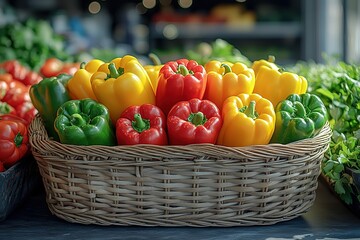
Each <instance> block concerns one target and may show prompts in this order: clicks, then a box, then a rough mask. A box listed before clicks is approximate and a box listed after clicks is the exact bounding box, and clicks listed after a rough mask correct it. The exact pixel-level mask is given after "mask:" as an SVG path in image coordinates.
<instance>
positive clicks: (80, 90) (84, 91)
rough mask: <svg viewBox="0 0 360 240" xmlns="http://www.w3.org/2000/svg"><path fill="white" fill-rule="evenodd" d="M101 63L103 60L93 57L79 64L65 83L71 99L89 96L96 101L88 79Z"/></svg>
mask: <svg viewBox="0 0 360 240" xmlns="http://www.w3.org/2000/svg"><path fill="white" fill-rule="evenodd" d="M102 64H104V62H103V61H101V60H98V59H93V60H91V61H89V62H88V63H87V64H85V63H82V64H81V65H80V69H78V70H77V71H76V72H75V74H74V76H73V77H72V78H71V79H70V80H69V82H68V85H67V87H68V89H69V94H70V96H71V98H72V99H83V98H91V99H93V100H95V101H97V98H96V96H95V93H94V91H93V89H92V86H91V81H90V79H91V76H92V75H93V74H94V73H95V72H96V71H97V69H98V68H99V67H100V66H101V65H102Z"/></svg>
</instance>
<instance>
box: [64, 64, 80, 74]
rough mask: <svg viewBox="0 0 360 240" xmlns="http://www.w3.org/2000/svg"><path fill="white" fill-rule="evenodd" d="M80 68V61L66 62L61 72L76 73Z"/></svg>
mask: <svg viewBox="0 0 360 240" xmlns="http://www.w3.org/2000/svg"><path fill="white" fill-rule="evenodd" d="M79 69H80V63H65V64H64V66H63V68H62V69H61V71H60V73H66V74H70V75H74V74H75V72H76V71H77V70H79Z"/></svg>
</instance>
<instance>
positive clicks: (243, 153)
mask: <svg viewBox="0 0 360 240" xmlns="http://www.w3.org/2000/svg"><path fill="white" fill-rule="evenodd" d="M29 133H30V144H31V146H32V153H33V156H34V158H35V159H36V161H37V163H38V166H39V170H40V174H41V176H42V180H43V184H44V186H45V190H46V201H47V204H48V207H49V209H50V211H51V212H52V213H53V214H54V215H56V216H57V217H59V218H61V219H64V220H66V221H68V222H73V223H81V224H97V225H124V226H128V225H133V226H192V227H207V226H212V227H231V226H250V225H270V224H275V223H277V222H281V221H286V220H290V219H293V218H295V217H298V216H300V215H302V214H303V213H305V212H307V211H308V210H309V208H310V207H311V206H312V205H313V202H314V200H315V195H316V189H317V186H318V177H319V175H320V162H321V160H322V158H323V156H324V152H325V151H326V150H327V148H328V146H329V141H330V137H331V130H330V127H329V125H328V123H327V124H326V125H325V126H324V128H323V129H322V130H321V131H320V132H319V134H318V135H316V136H315V137H314V138H311V139H306V140H301V141H297V142H294V143H290V144H287V145H282V144H268V145H257V146H251V147H225V146H218V145H212V144H194V145H186V146H171V145H169V146H155V145H133V146H113V147H109V146H75V145H65V144H61V143H59V142H57V141H53V140H50V139H49V137H48V135H47V133H46V131H45V127H44V125H43V122H42V119H41V118H40V117H39V116H36V117H35V119H34V120H33V121H32V123H31V125H30V129H29Z"/></svg>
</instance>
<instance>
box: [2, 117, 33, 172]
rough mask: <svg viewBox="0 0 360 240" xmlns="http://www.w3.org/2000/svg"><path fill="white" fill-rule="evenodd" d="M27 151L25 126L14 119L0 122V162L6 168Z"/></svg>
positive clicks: (27, 141)
mask: <svg viewBox="0 0 360 240" xmlns="http://www.w3.org/2000/svg"><path fill="white" fill-rule="evenodd" d="M28 150H29V139H28V131H27V126H26V125H25V124H24V123H23V122H21V121H18V120H16V119H8V120H0V162H2V163H3V165H4V166H5V167H6V168H8V167H11V166H12V165H14V164H15V163H16V162H17V161H19V160H20V159H21V158H23V157H24V156H25V155H26V154H27V153H28Z"/></svg>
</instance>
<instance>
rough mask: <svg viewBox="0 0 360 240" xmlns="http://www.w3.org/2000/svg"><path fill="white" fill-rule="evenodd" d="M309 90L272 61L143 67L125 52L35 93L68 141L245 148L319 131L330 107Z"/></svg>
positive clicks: (53, 128) (46, 117) (55, 133)
mask: <svg viewBox="0 0 360 240" xmlns="http://www.w3.org/2000/svg"><path fill="white" fill-rule="evenodd" d="M154 72H155V74H154ZM150 76H152V77H151V78H150ZM306 91H307V80H306V79H305V78H304V77H302V76H299V75H297V74H295V73H292V72H286V71H284V70H283V69H281V68H279V67H278V66H277V65H276V64H275V63H274V62H271V61H267V60H259V61H255V62H253V63H252V65H251V66H247V65H246V64H244V63H242V62H222V61H218V60H210V61H208V62H207V63H205V64H204V65H201V64H199V63H198V62H196V61H195V60H191V59H178V60H174V61H169V62H166V63H164V64H162V65H146V66H144V65H142V64H141V62H140V61H139V60H138V59H137V58H136V57H134V56H131V55H125V56H123V57H119V58H115V59H113V60H111V61H109V62H103V61H101V60H99V59H92V60H91V61H89V62H87V63H83V64H81V67H80V69H78V70H77V71H76V72H75V73H74V74H73V75H71V74H59V75H57V76H56V77H51V78H45V79H43V80H42V81H40V82H39V83H37V84H35V85H32V87H31V88H30V97H31V100H32V103H33V105H34V106H35V108H36V109H37V110H38V112H39V116H40V117H41V118H42V120H43V123H44V126H45V128H46V130H47V132H48V135H49V137H50V138H52V139H54V140H56V141H59V142H61V143H63V144H73V145H108V146H114V145H131V144H156V145H186V144H197V143H210V144H218V145H224V146H232V147H241V146H250V145H256V144H269V143H281V144H287V143H290V142H293V141H297V140H301V139H305V138H311V137H313V136H314V135H316V134H317V133H318V132H319V131H320V130H321V128H322V127H323V126H324V125H325V123H326V121H327V112H326V108H325V106H324V104H323V102H322V101H321V100H320V98H319V97H317V96H316V95H314V94H310V93H307V92H306Z"/></svg>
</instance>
